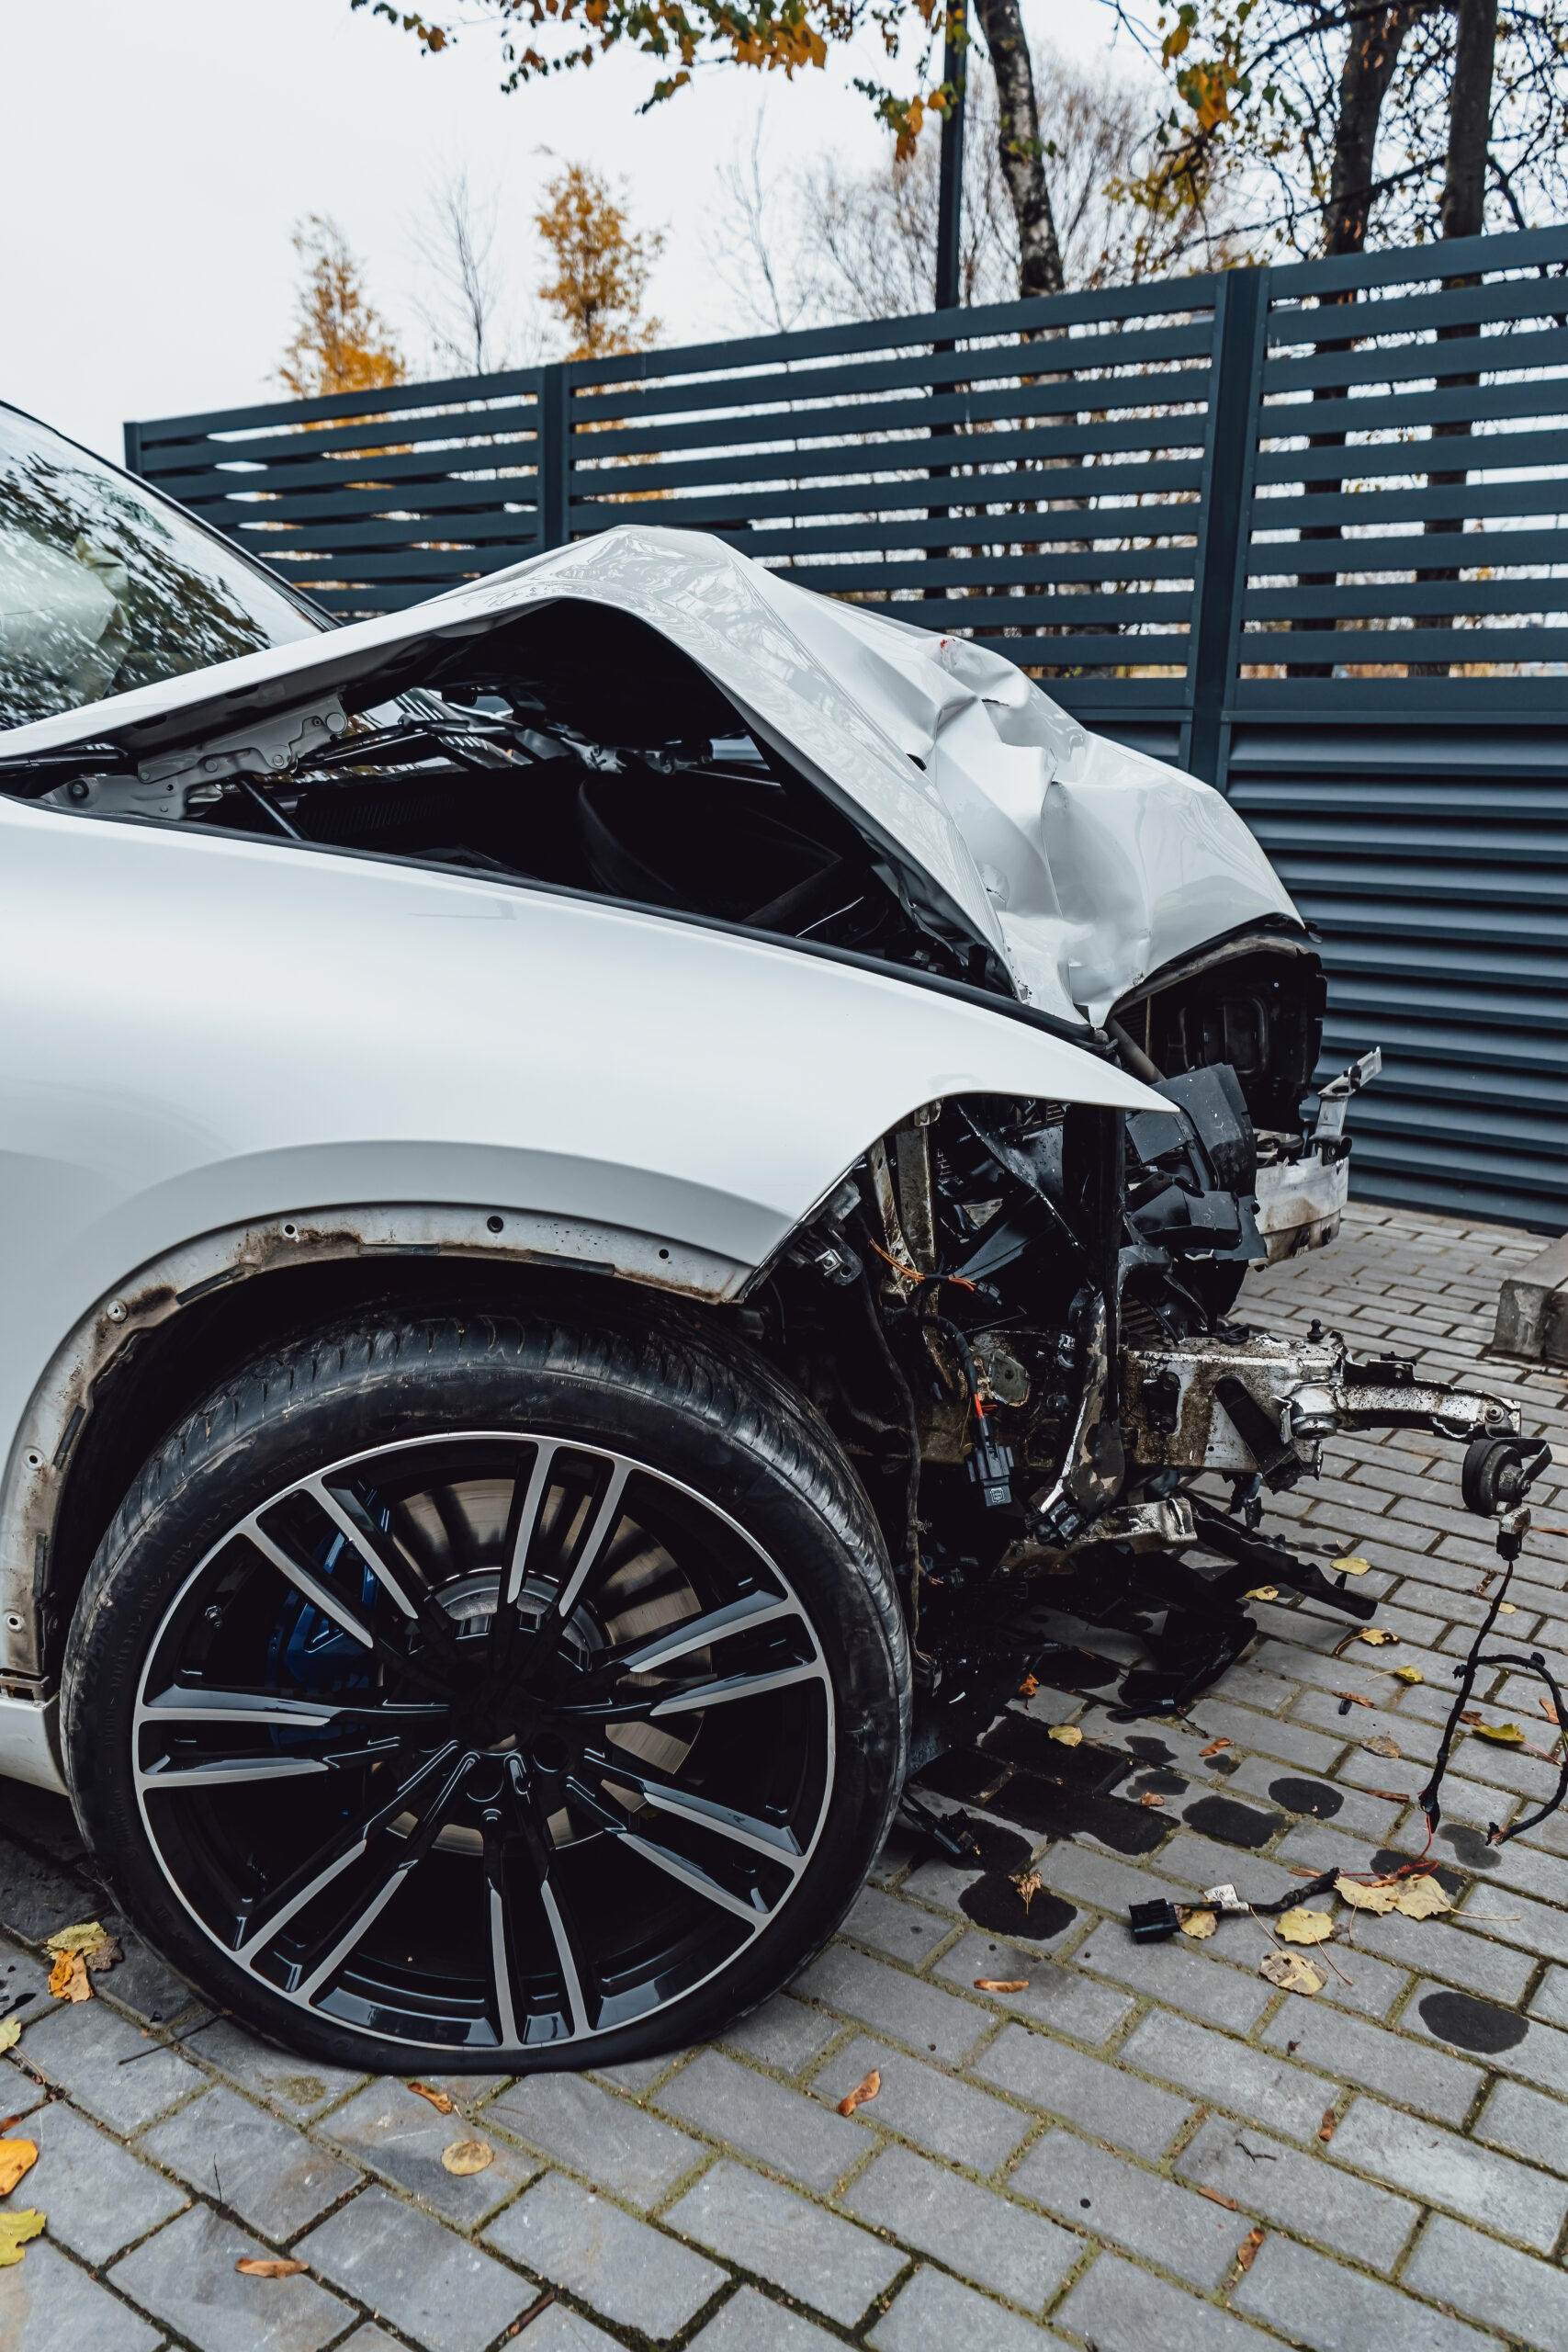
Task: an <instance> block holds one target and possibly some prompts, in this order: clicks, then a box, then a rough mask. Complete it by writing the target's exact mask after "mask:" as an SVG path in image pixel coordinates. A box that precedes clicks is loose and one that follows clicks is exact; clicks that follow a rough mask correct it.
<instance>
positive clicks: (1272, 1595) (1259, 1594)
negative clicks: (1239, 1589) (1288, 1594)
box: [1247, 1584, 1280, 1600]
mask: <svg viewBox="0 0 1568 2352" xmlns="http://www.w3.org/2000/svg"><path fill="white" fill-rule="evenodd" d="M1279 1598H1280V1588H1279V1586H1278V1585H1277V1584H1260V1585H1256V1586H1254V1588H1253V1589H1252V1590H1251V1591H1250V1592H1249V1593H1248V1594H1247V1599H1248V1600H1279Z"/></svg>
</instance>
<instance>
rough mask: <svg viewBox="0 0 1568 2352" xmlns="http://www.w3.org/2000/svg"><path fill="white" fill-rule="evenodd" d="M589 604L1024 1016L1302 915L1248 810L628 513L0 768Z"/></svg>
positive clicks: (725, 550)
mask: <svg viewBox="0 0 1568 2352" xmlns="http://www.w3.org/2000/svg"><path fill="white" fill-rule="evenodd" d="M562 597H571V598H573V599H579V600H581V601H584V602H587V603H597V604H602V605H608V606H612V607H614V608H615V609H616V610H619V611H622V612H625V613H628V614H630V615H632V616H635V617H636V618H637V619H638V620H640V621H643V622H646V623H647V624H648V625H649V627H650V628H653V629H656V630H657V631H658V632H659V633H660V635H661V636H663V637H665V638H666V639H669V641H670V642H671V644H672V645H674V646H676V647H678V648H679V649H680V650H681V651H682V652H683V653H685V654H686V655H688V656H689V657H690V658H691V660H693V661H694V662H695V663H696V664H697V665H698V667H699V668H700V669H702V670H703V671H704V672H705V673H706V674H707V675H708V676H709V677H710V678H711V679H712V680H713V681H714V683H715V684H716V685H717V686H719V687H720V688H721V689H722V691H723V692H724V693H725V694H726V695H728V698H729V700H730V701H731V702H732V703H733V704H734V705H735V706H736V707H737V709H738V711H739V713H740V715H741V717H742V718H743V719H744V720H745V722H746V724H747V725H748V727H750V729H752V730H753V732H754V733H755V734H756V735H757V736H759V737H760V738H761V739H762V740H764V741H767V742H768V743H769V744H770V745H772V746H773V748H774V749H775V750H777V751H779V752H781V753H783V754H784V755H785V756H786V757H787V758H789V759H790V760H791V761H792V762H793V763H794V764H795V766H796V767H797V768H798V769H799V770H800V771H801V772H802V773H803V774H804V775H807V777H808V778H809V779H810V781H811V782H812V783H814V784H815V785H816V786H818V789H820V790H821V791H823V792H824V793H825V794H826V795H827V796H828V797H830V798H831V799H832V800H834V801H835V802H836V803H837V804H838V805H839V806H840V807H841V808H843V809H846V811H847V812H848V813H850V814H852V815H853V816H855V817H856V818H857V819H858V820H860V821H861V822H862V824H863V828H864V829H865V830H867V831H869V832H870V833H871V834H872V835H873V836H874V837H876V838H880V839H881V840H882V841H883V842H886V843H888V844H890V845H892V846H894V847H896V848H897V851H898V853H899V854H901V856H902V857H903V858H904V859H905V860H906V861H908V863H910V864H912V865H915V866H918V867H919V870H920V872H921V874H922V875H923V876H924V877H925V878H926V881H927V883H928V885H929V886H930V887H931V888H932V890H933V891H934V892H935V894H936V895H937V896H938V897H939V898H940V899H942V901H944V902H945V904H946V906H947V908H948V910H950V912H951V914H952V915H953V917H954V918H955V919H956V920H957V921H958V922H960V923H961V924H962V926H963V927H964V929H966V930H967V931H968V932H969V933H971V934H972V935H973V936H974V937H975V938H976V939H977V940H980V941H982V942H983V943H984V944H986V945H987V947H989V948H990V949H991V950H992V951H993V953H994V954H996V955H997V956H998V957H999V958H1000V960H1001V961H1002V962H1003V963H1004V964H1005V965H1006V966H1007V967H1008V969H1009V970H1010V973H1011V975H1012V978H1013V981H1014V984H1015V986H1016V988H1017V989H1018V993H1019V995H1020V996H1021V998H1022V999H1023V1000H1024V1001H1027V1002H1030V1003H1034V1004H1038V1005H1040V1006H1042V1007H1043V1009H1045V1010H1047V1011H1049V1012H1056V1013H1058V1014H1065V1015H1067V1016H1069V1017H1071V1016H1072V1015H1073V1014H1074V1013H1075V1012H1077V1013H1078V1014H1079V1015H1080V1016H1081V1015H1087V1017H1088V1018H1089V1020H1091V1021H1099V1020H1100V1019H1102V1018H1103V1016H1104V1013H1105V1012H1106V1011H1107V1010H1108V1009H1109V1007H1110V1006H1111V1004H1113V1003H1114V1002H1115V1001H1116V1000H1117V999H1118V998H1119V997H1121V996H1122V995H1123V994H1124V993H1125V992H1126V991H1127V989H1130V988H1133V987H1134V986H1135V985H1136V983H1137V982H1138V981H1139V980H1140V979H1142V978H1144V977H1145V975H1146V974H1148V973H1150V972H1152V971H1156V970H1157V969H1159V968H1160V967H1163V966H1164V965H1166V964H1168V963H1170V962H1171V961H1173V960H1174V959H1175V958H1177V957H1179V956H1183V955H1185V954H1186V953H1188V952H1189V951H1190V950H1191V949H1193V948H1196V947H1200V946H1201V945H1202V944H1205V943H1206V942H1207V941H1209V940H1211V939H1213V938H1215V937H1217V936H1219V935H1221V934H1223V933H1228V932H1232V931H1235V930H1236V929H1237V928H1239V927H1240V926H1242V925H1244V924H1247V923H1248V922H1257V921H1258V920H1259V919H1262V918H1266V917H1269V916H1278V915H1284V916H1286V917H1288V918H1291V919H1292V920H1299V918H1297V917H1296V915H1295V910H1294V908H1293V907H1292V904H1291V900H1290V899H1289V897H1288V896H1287V894H1286V892H1285V891H1284V889H1283V888H1281V886H1280V882H1279V880H1278V878H1277V877H1276V876H1275V874H1274V872H1273V870H1272V868H1271V867H1270V866H1269V863H1268V861H1267V859H1266V858H1265V857H1264V855H1263V854H1262V852H1261V851H1260V850H1259V849H1258V846H1257V843H1256V842H1254V841H1253V839H1252V836H1251V834H1250V833H1249V832H1248V831H1247V828H1246V826H1245V825H1244V824H1243V823H1242V822H1241V820H1240V819H1239V818H1238V817H1237V816H1236V815H1235V811H1234V810H1233V809H1231V808H1230V807H1229V806H1228V804H1227V803H1226V802H1225V801H1224V799H1223V798H1222V797H1220V795H1219V794H1218V793H1216V792H1214V791H1213V790H1212V789H1211V788H1210V787H1209V786H1206V785H1202V784H1200V783H1198V782H1197V781H1196V780H1195V779H1194V778H1193V777H1191V776H1187V775H1182V774H1180V773H1179V771H1178V770H1177V769H1174V768H1169V767H1166V766H1164V765H1163V764H1162V763H1159V762H1158V761H1156V760H1150V759H1147V758H1145V757H1144V756H1143V755H1141V754H1140V753H1137V752H1129V751H1126V750H1123V749H1122V747H1121V746H1120V745H1118V744H1115V743H1111V742H1109V741H1105V740H1104V739H1103V738H1099V737H1095V736H1091V735H1089V733H1088V732H1087V730H1086V729H1083V728H1082V727H1080V726H1079V725H1078V724H1077V721H1076V720H1075V719H1072V718H1069V717H1068V716H1067V715H1066V713H1065V712H1063V711H1062V710H1060V709H1059V708H1058V707H1056V705H1055V704H1054V703H1053V702H1051V701H1050V700H1049V699H1048V698H1047V696H1045V695H1043V694H1042V693H1041V691H1040V689H1039V688H1038V687H1037V686H1036V685H1034V684H1032V682H1031V681H1030V680H1028V679H1027V678H1025V677H1024V676H1023V675H1022V673H1021V672H1020V671H1019V670H1018V669H1017V668H1015V667H1014V665H1013V664H1012V663H1011V662H1009V661H1007V660H1005V659H1004V658H1003V657H1002V656H1001V655H1000V654H997V653H991V652H988V651H987V650H986V649H985V648H984V647H983V646H980V645H976V644H973V643H971V642H969V641H968V640H966V639H961V638H949V637H938V636H936V635H935V634H934V633H933V632H931V630H928V629H922V628H913V627H909V626H908V625H907V624H905V623H902V622H899V621H894V620H888V619H886V618H885V617H883V616H881V615H879V614H876V613H873V612H870V611H868V610H867V609H866V608H865V607H864V606H862V605H849V604H844V603H840V602H839V601H837V600H835V599H832V598H829V597H826V596H823V595H820V594H817V593H815V592H813V591H811V590H808V589H803V588H799V587H796V586H795V584H794V583H793V582H790V581H789V580H787V579H784V578H782V577H781V576H780V575H779V574H778V573H776V572H772V571H767V570H765V569H764V568H763V567H762V566H761V564H758V563H754V562H752V561H751V560H750V559H749V558H748V557H745V556H743V555H740V554H739V553H738V552H737V551H736V550H735V549H734V548H730V547H728V546H727V545H726V544H725V543H724V541H722V540H720V539H716V538H712V537H708V536H707V534H705V533H703V532H695V531H679V530H666V529H660V528H658V527H654V526H648V525H644V524H640V523H634V524H626V525H623V526H620V527H619V528H617V529H615V530H613V531H607V532H604V534H602V535H601V536H599V537H594V538H592V539H587V540H582V541H580V542H578V543H577V544H575V545H573V546H571V547H566V548H557V549H554V550H552V551H551V552H549V553H547V554H546V555H541V556H536V557H533V558H531V559H530V560H528V561H527V562H525V563H520V564H517V565H515V566H513V568H512V569H511V570H510V571H504V572H501V573H497V574H494V575H492V576H491V578H490V579H488V580H487V581H485V582H482V583H479V584H476V585H474V586H472V587H463V588H457V589H452V590H450V591H449V592H448V593H447V594H445V595H443V596H438V597H433V598H432V599H431V600H430V602H429V603H427V604H424V605H415V606H413V607H412V608H411V609H410V610H408V611H405V612H400V613H397V614H389V615H386V616H382V617H380V618H378V619H376V620H370V621H360V622H355V623H352V624H351V625H349V626H348V627H346V628H339V629H333V630H328V631H324V632H323V633H322V634H321V636H320V637H316V638H309V639H303V640H300V641H297V642H295V643H292V644H288V645H283V646H277V647H274V648H271V649H269V650H265V651H264V652H259V653H250V654H245V655H243V656H242V657H241V658H240V659H239V660H237V661H232V662H220V663H218V664H216V665H215V666H213V667H211V668H209V669H205V670H199V671H196V672H194V673H188V674H186V675H185V676H182V677H177V678H172V679H168V680H166V681H164V682H163V683H161V684H157V685H152V686H143V687H139V688H137V689H136V690H135V691H134V692H132V693H130V694H125V695H112V696H110V697H108V698H107V700H105V701H102V702H96V703H90V704H87V705H85V707H82V708H80V709H77V710H73V711H67V712H63V713H62V714H61V715H60V716H58V717H56V718H45V719H39V720H37V721H35V722H33V723H32V724H31V725H28V726H26V727H17V728H12V729H7V730H4V731H0V759H5V758H17V757H21V756H25V755H27V754H28V753H32V752H41V751H46V750H55V749H60V748H62V747H64V746H66V745H69V744H71V743H73V742H84V743H85V742H94V743H103V742H114V743H116V744H118V745H119V746H120V747H121V748H122V749H123V750H124V751H126V752H129V753H130V755H131V756H132V757H134V758H138V759H141V760H149V759H152V758H161V757H164V756H166V755H167V754H168V753H170V752H177V751H179V750H182V749H184V748H186V747H189V746H193V745H196V744H199V743H201V742H203V741H206V740H207V739H208V738H209V737H219V736H224V735H230V734H232V733H233V731H234V730H235V729H237V728H241V727H243V725H244V723H245V722H247V721H248V720H250V719H253V718H266V719H268V720H276V719H279V718H283V717H284V716H285V715H286V714H287V713H288V712H289V711H290V710H291V709H293V708H294V707H296V706H298V707H300V708H302V709H303V708H309V707H310V706H311V705H313V704H319V703H321V702H324V701H326V700H327V699H328V698H329V697H331V696H333V695H345V696H347V697H348V698H349V699H350V700H351V701H352V702H353V703H354V704H355V705H356V706H358V707H365V706H366V705H367V704H368V703H371V702H374V701H375V700H376V699H377V698H378V693H379V692H381V691H382V690H383V689H384V691H385V692H386V693H391V692H395V691H400V690H403V689H406V688H408V687H410V686H412V685H416V684H418V683H419V677H418V671H419V667H420V663H421V662H422V660H423V659H424V658H426V657H428V658H429V659H431V660H432V661H434V660H437V659H439V660H442V661H443V662H445V661H446V660H447V659H448V658H449V657H450V655H451V653H452V651H453V650H455V648H456V647H457V644H458V643H459V642H460V641H461V640H462V639H466V638H471V637H477V636H479V635H481V634H483V633H484V632H486V631H488V630H490V629H492V628H497V627H498V626H500V625H501V624H502V623H503V622H506V621H510V620H513V619H515V618H517V617H518V616H521V615H523V614H525V613H527V612H528V611H530V610H534V609H537V608H539V607H541V606H544V605H548V604H552V603H554V602H556V601H557V600H558V599H559V598H562Z"/></svg>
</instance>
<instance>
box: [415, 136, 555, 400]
mask: <svg viewBox="0 0 1568 2352" xmlns="http://www.w3.org/2000/svg"><path fill="white" fill-rule="evenodd" d="M500 211H501V207H500V201H499V199H498V198H497V197H496V196H495V195H494V194H493V192H492V193H491V195H489V196H487V197H484V198H476V197H475V195H474V192H473V190H472V188H471V187H469V185H468V169H467V166H466V165H458V166H457V168H455V169H452V170H449V171H447V172H446V174H445V175H444V176H443V177H442V178H441V179H440V180H439V181H438V182H437V183H436V185H435V187H434V188H433V189H432V191H431V194H430V198H429V201H428V204H427V207H426V210H425V213H424V215H423V219H422V220H420V221H419V222H418V223H417V224H416V226H415V228H414V231H413V244H414V250H415V252H416V253H417V254H419V257H420V260H421V262H422V263H423V267H424V271H425V276H426V281H427V285H428V288H429V292H428V295H427V296H426V297H425V298H424V299H423V300H416V302H415V304H414V308H415V311H417V313H418V316H419V318H420V321H421V322H422V324H423V327H424V330H425V333H426V334H428V335H429V337H430V342H431V351H432V356H433V361H434V365H435V366H436V367H438V368H446V369H448V370H449V371H450V372H451V373H452V374H453V375H462V376H487V375H491V374H493V373H494V372H496V371H497V370H498V369H501V368H516V367H528V366H531V365H532V364H533V363H534V362H535V361H536V359H537V357H538V345H539V340H540V338H539V331H538V328H537V326H536V325H535V327H534V329H533V332H532V334H527V335H525V334H520V333H519V331H518V330H517V328H516V327H515V325H513V324H512V323H510V322H508V320H507V317H506V314H505V305H504V297H503V292H502V269H501V266H500V263H499V261H498V259H497V256H496V250H495V246H496V234H497V230H498V227H499V221H500Z"/></svg>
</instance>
